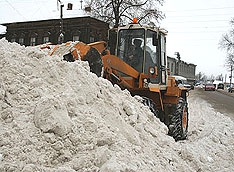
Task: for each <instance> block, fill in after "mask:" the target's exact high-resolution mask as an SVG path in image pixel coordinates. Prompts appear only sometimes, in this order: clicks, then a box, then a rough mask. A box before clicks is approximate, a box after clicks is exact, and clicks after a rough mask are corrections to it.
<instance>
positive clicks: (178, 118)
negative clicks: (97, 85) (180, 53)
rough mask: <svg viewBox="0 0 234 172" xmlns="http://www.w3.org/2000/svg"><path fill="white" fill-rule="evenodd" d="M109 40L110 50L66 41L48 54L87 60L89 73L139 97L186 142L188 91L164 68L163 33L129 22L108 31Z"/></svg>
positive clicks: (95, 45)
mask: <svg viewBox="0 0 234 172" xmlns="http://www.w3.org/2000/svg"><path fill="white" fill-rule="evenodd" d="M109 40H111V41H109V42H108V43H109V47H110V48H109V49H108V48H107V44H106V42H103V41H100V42H95V43H91V44H84V43H82V42H67V43H64V44H62V45H57V46H55V47H54V48H53V49H52V51H51V53H50V54H51V55H54V54H57V55H62V56H63V58H64V60H66V61H74V60H84V61H88V62H89V65H90V70H91V72H94V73H96V74H97V75H98V76H101V74H102V71H103V76H102V77H104V78H106V79H108V80H109V81H110V82H112V83H113V84H118V85H119V86H120V87H121V88H122V89H128V90H129V91H130V93H131V94H132V95H133V96H134V95H139V96H141V97H142V102H143V103H144V104H145V105H147V106H149V108H150V109H151V111H152V112H153V113H154V115H155V116H156V117H158V118H160V120H161V121H162V122H164V123H165V124H166V125H167V126H168V129H169V133H168V134H169V135H171V136H172V137H174V139H175V140H176V141H177V140H182V139H185V138H186V137H187V131H188V106H187V105H188V104H187V95H188V94H187V93H188V90H187V89H186V88H184V87H179V86H178V85H177V83H176V81H175V78H174V77H172V76H170V75H169V72H168V69H167V67H166V65H167V58H166V31H164V30H160V29H159V28H151V27H148V26H141V25H139V24H137V23H131V24H129V25H126V26H123V27H119V28H118V29H115V30H112V31H110V33H109Z"/></svg>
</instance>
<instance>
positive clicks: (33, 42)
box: [30, 37, 36, 46]
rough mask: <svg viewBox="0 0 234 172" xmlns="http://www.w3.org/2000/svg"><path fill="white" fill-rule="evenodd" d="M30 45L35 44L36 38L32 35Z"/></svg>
mask: <svg viewBox="0 0 234 172" xmlns="http://www.w3.org/2000/svg"><path fill="white" fill-rule="evenodd" d="M30 45H31V46H35V45H36V38H35V37H32V38H31V39H30Z"/></svg>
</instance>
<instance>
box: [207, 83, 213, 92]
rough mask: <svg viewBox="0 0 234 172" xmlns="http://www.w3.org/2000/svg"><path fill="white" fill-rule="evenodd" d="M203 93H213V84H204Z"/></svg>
mask: <svg viewBox="0 0 234 172" xmlns="http://www.w3.org/2000/svg"><path fill="white" fill-rule="evenodd" d="M205 91H215V86H214V84H206V85H205Z"/></svg>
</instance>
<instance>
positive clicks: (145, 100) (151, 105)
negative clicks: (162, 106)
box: [142, 97, 159, 118]
mask: <svg viewBox="0 0 234 172" xmlns="http://www.w3.org/2000/svg"><path fill="white" fill-rule="evenodd" d="M142 98H143V102H142V103H143V104H144V105H146V106H148V107H149V109H150V111H151V112H152V113H153V114H154V116H155V117H157V118H158V117H159V111H158V110H157V107H156V104H155V103H154V102H153V100H151V99H149V98H147V97H142Z"/></svg>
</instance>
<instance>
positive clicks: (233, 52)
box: [219, 18, 234, 68]
mask: <svg viewBox="0 0 234 172" xmlns="http://www.w3.org/2000/svg"><path fill="white" fill-rule="evenodd" d="M230 23H231V27H232V28H231V30H230V31H229V32H228V33H226V34H224V35H223V36H222V38H221V40H220V42H219V45H220V48H221V49H224V50H226V52H227V57H226V65H227V66H228V68H229V67H230V66H234V18H233V19H232V20H231V21H230Z"/></svg>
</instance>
